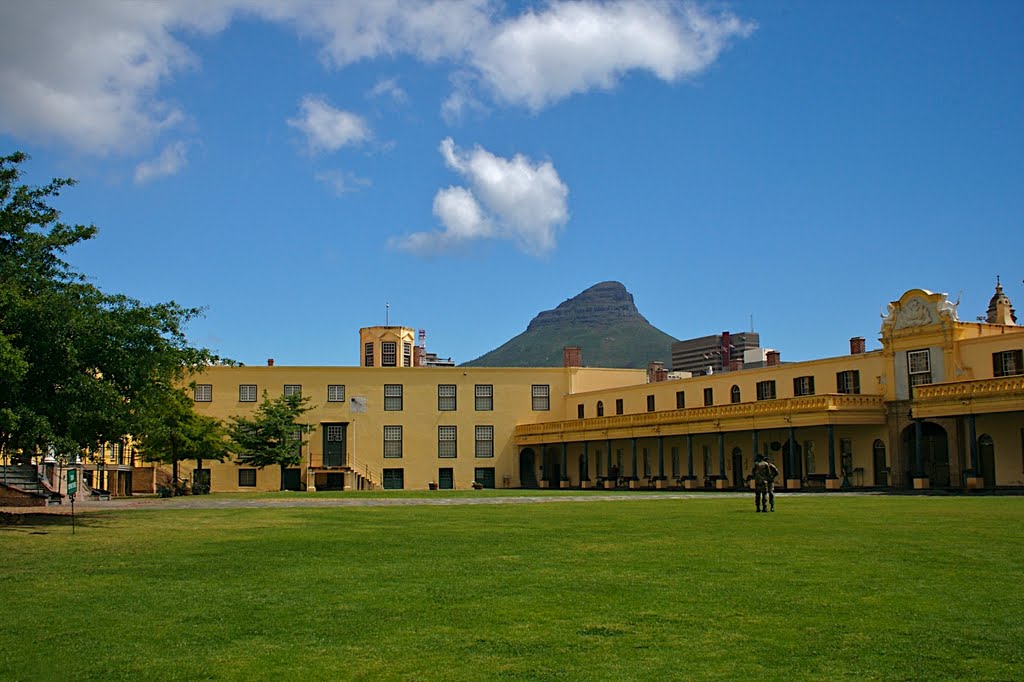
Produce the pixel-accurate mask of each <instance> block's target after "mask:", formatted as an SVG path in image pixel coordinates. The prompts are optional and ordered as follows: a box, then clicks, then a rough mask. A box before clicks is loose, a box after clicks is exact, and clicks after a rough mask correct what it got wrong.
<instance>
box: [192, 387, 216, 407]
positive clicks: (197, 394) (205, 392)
mask: <svg viewBox="0 0 1024 682" xmlns="http://www.w3.org/2000/svg"><path fill="white" fill-rule="evenodd" d="M192 399H193V400H195V401H196V402H197V403H208V402H210V401H211V400H213V384H196V387H195V388H194V389H192Z"/></svg>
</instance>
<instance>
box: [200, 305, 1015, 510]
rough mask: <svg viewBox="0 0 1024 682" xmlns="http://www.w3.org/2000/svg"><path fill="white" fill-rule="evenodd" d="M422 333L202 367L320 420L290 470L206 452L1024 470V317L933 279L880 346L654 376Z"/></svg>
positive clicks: (512, 473) (881, 478)
mask: <svg viewBox="0 0 1024 682" xmlns="http://www.w3.org/2000/svg"><path fill="white" fill-rule="evenodd" d="M1007 305H1008V303H1007ZM414 338H415V337H414V333H413V330H412V329H409V328H406V327H390V326H387V327H369V328H366V329H363V330H361V332H360V350H361V362H362V364H364V365H367V366H361V367H280V366H277V367H274V366H270V367H211V368H209V369H208V370H207V371H205V372H204V373H202V374H201V375H198V376H196V377H193V380H194V381H195V382H196V383H197V384H198V385H200V387H202V388H201V390H200V392H199V393H197V397H198V398H200V399H199V400H197V402H196V408H197V410H198V411H200V412H201V413H203V414H207V415H211V416H215V417H218V418H220V419H223V420H227V419H228V418H229V417H231V416H233V415H239V414H248V413H250V412H251V411H252V410H254V409H255V407H256V406H257V405H258V400H260V399H262V396H263V393H264V391H265V392H266V393H267V395H271V396H274V395H280V394H281V393H283V392H286V391H301V393H302V395H304V396H309V397H310V398H311V401H310V405H311V408H312V409H311V410H310V411H309V412H308V413H307V415H306V420H307V421H308V422H309V423H312V424H314V425H315V426H316V431H315V432H314V433H313V434H312V435H311V437H310V439H309V442H308V444H307V445H306V446H305V448H304V450H303V464H302V466H301V467H299V468H298V469H297V470H293V471H289V472H286V480H285V481H282V478H281V473H280V471H279V470H278V469H276V468H273V469H271V468H267V469H263V470H259V471H256V472H255V473H253V472H252V471H251V470H250V471H243V470H246V469H248V468H247V467H246V466H245V465H244V464H238V463H235V462H227V463H223V464H209V463H207V464H204V467H206V468H209V469H210V477H211V486H212V490H213V491H218V492H219V491H236V490H278V489H280V488H281V487H282V484H284V486H285V487H289V488H294V489H299V490H323V489H336V488H345V489H352V488H367V487H374V488H382V487H383V488H393V487H402V488H405V489H427V488H430V487H442V488H444V487H453V488H457V489H465V488H469V487H470V486H471V485H472V484H473V483H474V482H478V483H482V484H483V485H485V486H494V487H499V488H500V487H534V486H550V487H595V486H612V485H628V486H631V487H647V486H649V487H668V486H682V487H688V488H693V487H715V488H723V487H725V488H732V487H744V486H745V478H746V475H747V473H748V472H749V471H750V469H751V467H752V464H753V458H754V456H755V455H756V454H762V455H766V456H768V457H769V458H771V459H772V460H773V461H774V462H775V463H776V465H777V466H778V467H779V469H780V471H781V472H782V477H783V479H784V482H781V483H780V487H783V486H785V487H786V488H789V489H797V488H805V487H813V488H823V489H836V488H842V487H847V486H853V487H878V488H887V487H897V488H915V487H916V488H925V487H933V488H934V487H938V488H953V489H962V488H967V487H993V486H1024V456H1022V452H1024V367H1021V363H1020V356H1021V352H1022V348H1024V328H1022V327H1019V326H1016V325H1012V324H993V323H989V322H985V323H975V322H962V321H960V320H959V319H958V318H957V310H956V307H955V305H953V304H952V303H950V302H949V301H948V300H947V299H946V297H945V296H944V295H941V294H933V293H930V292H927V291H925V290H921V289H915V290H911V291H908V292H906V293H905V294H904V295H903V296H901V297H900V298H899V299H898V300H896V301H893V302H892V304H891V305H890V306H889V311H888V313H887V315H886V316H885V318H884V319H883V321H882V325H881V329H880V333H879V340H880V342H881V349H879V350H871V351H868V352H864V351H863V348H856V347H853V346H852V350H851V353H850V354H849V355H844V356H839V357H830V358H822V359H816V360H810V361H803V362H785V363H780V364H777V365H775V366H767V367H758V368H751V369H742V370H738V371H729V372H722V373H718V374H714V375H710V376H698V377H690V378H685V379H674V380H668V381H660V382H655V383H647V374H646V372H645V371H643V370H621V369H595V368H581V367H564V368H476V367H474V368H461V367H457V368H456V367H430V368H427V367H417V366H415V364H416V363H415V361H413V362H411V363H409V365H408V366H406V363H405V361H404V358H406V357H407V348H406V344H408V345H409V346H412V344H413V341H414ZM566 341H567V343H568V342H571V341H572V340H571V339H567V340H566ZM385 343H388V344H394V346H384V345H383V344H385ZM368 344H369V345H368ZM412 347H413V348H414V346H412ZM392 348H393V349H394V352H395V355H392ZM371 355H372V358H371V357H370V356H371ZM612 467H614V469H615V473H617V477H616V480H615V481H611V480H609V479H610V473H611V470H612ZM182 472H183V476H185V477H188V476H189V475H191V468H190V465H189V464H188V463H183V466H182Z"/></svg>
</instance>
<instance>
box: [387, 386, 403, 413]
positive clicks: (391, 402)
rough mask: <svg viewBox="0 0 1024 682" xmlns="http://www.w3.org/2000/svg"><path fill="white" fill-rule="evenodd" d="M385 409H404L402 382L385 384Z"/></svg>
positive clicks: (392, 410)
mask: <svg viewBox="0 0 1024 682" xmlns="http://www.w3.org/2000/svg"><path fill="white" fill-rule="evenodd" d="M384 409H385V410H386V411H389V412H401V411H402V384H384Z"/></svg>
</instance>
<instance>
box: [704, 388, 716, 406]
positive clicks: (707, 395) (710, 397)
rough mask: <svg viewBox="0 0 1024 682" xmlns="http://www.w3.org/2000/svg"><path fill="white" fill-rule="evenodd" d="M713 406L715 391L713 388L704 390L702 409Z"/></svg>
mask: <svg viewBox="0 0 1024 682" xmlns="http://www.w3.org/2000/svg"><path fill="white" fill-rule="evenodd" d="M714 404H715V390H714V389H713V388H705V389H704V407H711V406H712V405H714Z"/></svg>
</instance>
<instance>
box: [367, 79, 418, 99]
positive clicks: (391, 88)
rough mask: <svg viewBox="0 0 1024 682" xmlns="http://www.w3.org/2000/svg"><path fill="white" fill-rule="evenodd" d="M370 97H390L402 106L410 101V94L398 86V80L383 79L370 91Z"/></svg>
mask: <svg viewBox="0 0 1024 682" xmlns="http://www.w3.org/2000/svg"><path fill="white" fill-rule="evenodd" d="M370 96H371V97H390V98H391V99H392V100H394V101H395V102H398V103H400V104H401V103H404V102H407V101H408V100H409V93H407V92H406V91H405V90H403V89H402V87H401V86H400V85H399V84H398V79H397V78H383V79H381V80H379V81H377V83H376V85H374V86H373V88H372V89H371V90H370Z"/></svg>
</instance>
